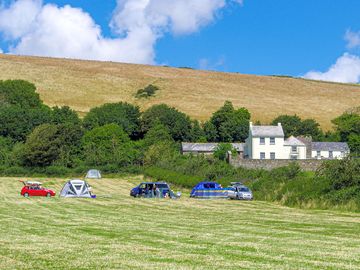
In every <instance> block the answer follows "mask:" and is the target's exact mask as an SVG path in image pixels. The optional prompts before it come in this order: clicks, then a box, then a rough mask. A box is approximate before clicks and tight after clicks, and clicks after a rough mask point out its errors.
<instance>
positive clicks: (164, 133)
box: [143, 121, 174, 148]
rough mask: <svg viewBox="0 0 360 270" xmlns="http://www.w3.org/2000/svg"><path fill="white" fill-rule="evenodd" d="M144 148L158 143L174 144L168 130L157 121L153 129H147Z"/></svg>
mask: <svg viewBox="0 0 360 270" xmlns="http://www.w3.org/2000/svg"><path fill="white" fill-rule="evenodd" d="M143 141H144V148H149V147H150V146H151V145H154V144H157V143H160V142H165V143H166V142H169V143H170V142H174V141H173V139H172V137H171V135H170V133H169V130H168V129H167V128H166V127H165V126H164V125H163V124H161V123H160V121H157V122H156V123H155V124H154V126H153V127H151V128H150V129H149V131H148V132H147V133H146V135H145V137H144V140H143Z"/></svg>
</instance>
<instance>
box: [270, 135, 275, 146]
mask: <svg viewBox="0 0 360 270" xmlns="http://www.w3.org/2000/svg"><path fill="white" fill-rule="evenodd" d="M270 145H275V137H270Z"/></svg>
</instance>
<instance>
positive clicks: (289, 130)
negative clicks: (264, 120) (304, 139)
mask: <svg viewBox="0 0 360 270" xmlns="http://www.w3.org/2000/svg"><path fill="white" fill-rule="evenodd" d="M278 123H281V125H282V128H283V130H284V134H285V137H290V136H299V135H305V134H299V131H300V129H301V128H302V121H301V118H300V117H299V116H297V115H287V114H284V115H280V116H278V117H276V118H275V119H274V120H273V121H272V122H271V125H277V124H278Z"/></svg>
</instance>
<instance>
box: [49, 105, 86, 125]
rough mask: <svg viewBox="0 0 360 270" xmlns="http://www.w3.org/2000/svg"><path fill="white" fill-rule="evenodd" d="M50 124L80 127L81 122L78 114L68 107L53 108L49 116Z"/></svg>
mask: <svg viewBox="0 0 360 270" xmlns="http://www.w3.org/2000/svg"><path fill="white" fill-rule="evenodd" d="M51 123H53V124H56V125H59V124H72V125H80V124H81V120H80V118H79V116H78V114H77V113H76V112H75V111H74V110H72V109H71V108H70V107H68V106H63V107H54V108H53V109H52V114H51Z"/></svg>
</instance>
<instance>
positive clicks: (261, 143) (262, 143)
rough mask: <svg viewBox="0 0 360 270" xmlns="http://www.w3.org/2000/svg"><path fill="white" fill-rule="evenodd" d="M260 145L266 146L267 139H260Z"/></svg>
mask: <svg viewBox="0 0 360 270" xmlns="http://www.w3.org/2000/svg"><path fill="white" fill-rule="evenodd" d="M262 141H263V142H262ZM260 145H265V137H260Z"/></svg>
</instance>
